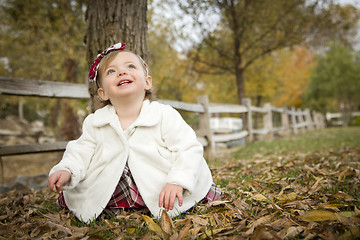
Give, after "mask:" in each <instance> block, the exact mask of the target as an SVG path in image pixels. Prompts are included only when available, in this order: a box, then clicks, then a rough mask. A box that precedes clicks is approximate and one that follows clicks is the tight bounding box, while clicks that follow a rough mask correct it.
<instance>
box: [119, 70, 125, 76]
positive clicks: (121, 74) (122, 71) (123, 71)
mask: <svg viewBox="0 0 360 240" xmlns="http://www.w3.org/2000/svg"><path fill="white" fill-rule="evenodd" d="M126 74H127V72H126V71H125V70H120V71H119V76H120V77H121V76H124V75H126Z"/></svg>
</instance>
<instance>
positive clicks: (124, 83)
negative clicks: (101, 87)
mask: <svg viewBox="0 0 360 240" xmlns="http://www.w3.org/2000/svg"><path fill="white" fill-rule="evenodd" d="M129 83H132V81H131V80H121V81H120V82H119V83H118V86H123V85H126V84H129Z"/></svg>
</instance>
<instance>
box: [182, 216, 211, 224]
mask: <svg viewBox="0 0 360 240" xmlns="http://www.w3.org/2000/svg"><path fill="white" fill-rule="evenodd" d="M186 218H188V219H190V220H191V221H192V222H193V223H194V224H198V225H200V226H206V225H208V224H209V220H208V219H203V218H201V217H199V216H197V215H187V216H186Z"/></svg>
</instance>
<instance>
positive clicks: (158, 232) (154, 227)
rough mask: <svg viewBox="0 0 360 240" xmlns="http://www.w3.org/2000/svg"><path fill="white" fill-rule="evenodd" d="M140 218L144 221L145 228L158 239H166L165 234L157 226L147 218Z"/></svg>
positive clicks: (143, 216)
mask: <svg viewBox="0 0 360 240" xmlns="http://www.w3.org/2000/svg"><path fill="white" fill-rule="evenodd" d="M141 217H142V218H143V219H144V221H145V222H146V224H147V226H148V227H149V229H150V230H151V231H153V232H155V233H156V234H157V235H158V236H159V237H161V238H163V239H166V238H167V236H166V234H165V233H164V231H163V230H162V229H161V227H160V226H159V225H157V224H156V223H155V222H154V221H153V220H152V219H151V218H150V217H149V216H146V215H141Z"/></svg>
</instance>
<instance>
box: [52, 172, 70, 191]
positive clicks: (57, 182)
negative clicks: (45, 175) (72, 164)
mask: <svg viewBox="0 0 360 240" xmlns="http://www.w3.org/2000/svg"><path fill="white" fill-rule="evenodd" d="M70 179H71V174H70V172H69V171H66V170H60V171H56V172H54V173H53V174H51V175H50V176H49V179H48V187H49V189H50V190H51V191H53V192H59V191H61V190H62V187H63V186H64V184H66V183H67V182H69V181H70Z"/></svg>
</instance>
